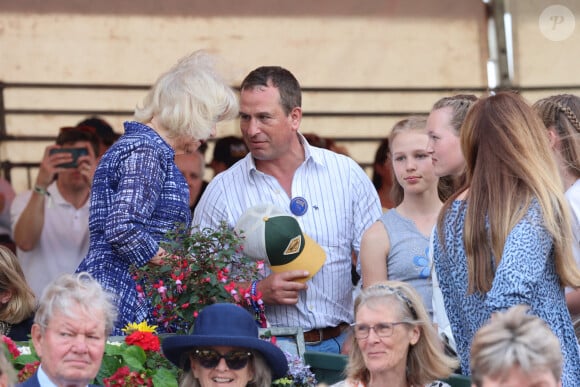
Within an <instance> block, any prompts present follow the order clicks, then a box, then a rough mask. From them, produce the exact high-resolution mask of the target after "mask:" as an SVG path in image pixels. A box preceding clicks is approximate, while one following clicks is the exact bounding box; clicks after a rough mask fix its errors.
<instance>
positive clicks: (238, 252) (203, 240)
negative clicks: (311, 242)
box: [130, 222, 265, 334]
mask: <svg viewBox="0 0 580 387" xmlns="http://www.w3.org/2000/svg"><path fill="white" fill-rule="evenodd" d="M167 237H168V240H169V242H166V243H164V244H163V245H162V247H163V248H164V249H165V251H166V252H167V256H166V257H165V258H164V259H163V262H162V263H161V264H160V265H144V266H142V267H135V266H132V267H131V268H130V270H131V273H132V275H133V279H134V280H135V282H136V283H137V292H138V294H139V297H143V298H147V299H148V300H149V301H150V302H151V305H152V308H153V317H154V318H155V323H156V324H158V326H159V327H160V329H161V330H162V331H164V332H168V333H178V334H179V333H181V334H186V333H189V331H190V329H191V328H192V327H193V322H194V321H195V318H196V317H197V314H198V312H199V311H200V310H201V309H202V308H203V307H204V306H206V305H209V304H213V303H215V302H232V303H236V304H238V305H241V306H244V307H249V308H250V309H253V311H254V312H255V313H256V318H257V320H258V321H260V322H261V325H263V326H265V315H264V306H263V303H262V300H261V295H260V294H258V293H257V292H254V293H252V291H251V282H252V280H254V279H257V277H258V274H259V272H260V271H261V270H263V267H264V262H263V261H255V260H252V259H250V258H248V257H246V256H244V255H243V254H242V239H241V237H240V236H239V235H238V234H237V233H236V232H235V231H233V230H230V229H229V228H228V226H227V224H226V223H225V222H222V223H221V225H220V227H219V229H217V230H212V229H209V228H208V229H204V230H199V229H198V228H194V229H192V230H190V229H188V228H187V227H178V228H177V229H176V230H175V231H172V232H170V233H169V234H167ZM240 283H243V284H246V286H240V285H239V284H240Z"/></svg>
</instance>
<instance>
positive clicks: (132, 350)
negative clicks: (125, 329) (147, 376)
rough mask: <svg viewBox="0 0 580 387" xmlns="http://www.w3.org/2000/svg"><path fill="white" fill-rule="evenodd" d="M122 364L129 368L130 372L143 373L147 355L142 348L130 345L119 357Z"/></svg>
mask: <svg viewBox="0 0 580 387" xmlns="http://www.w3.org/2000/svg"><path fill="white" fill-rule="evenodd" d="M121 356H122V357H123V360H124V362H125V363H126V364H127V365H128V366H129V368H130V369H131V371H143V370H144V367H143V364H144V363H145V360H146V359H147V355H146V354H145V351H144V350H143V348H141V347H139V346H137V345H131V346H129V347H127V349H126V350H125V351H124V352H123V353H122V355H121Z"/></svg>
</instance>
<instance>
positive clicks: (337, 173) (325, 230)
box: [193, 66, 381, 352]
mask: <svg viewBox="0 0 580 387" xmlns="http://www.w3.org/2000/svg"><path fill="white" fill-rule="evenodd" d="M301 119H302V108H301V90H300V85H299V83H298V81H297V80H296V78H295V77H294V76H293V75H292V74H291V73H290V72H289V71H288V70H286V69H284V68H281V67H274V66H269V67H259V68H257V69H256V70H254V71H252V72H251V73H250V74H249V75H248V76H247V77H246V78H245V79H244V81H243V82H242V85H241V94H240V127H241V131H242V135H243V137H244V141H245V142H246V144H247V146H248V149H249V150H250V153H249V154H248V155H247V156H246V157H245V158H244V159H242V160H240V161H238V162H237V163H236V164H234V165H233V166H232V167H230V168H229V169H228V170H227V171H225V172H222V173H221V174H219V175H217V176H216V177H215V178H214V179H213V180H212V181H211V182H210V184H209V185H208V187H207V189H206V191H205V192H204V194H203V196H202V198H201V200H200V202H199V203H198V205H197V207H196V210H195V214H194V219H193V224H194V225H199V226H200V227H201V228H205V227H211V228H215V229H217V228H218V226H219V224H220V222H221V221H224V220H225V221H226V222H227V223H228V224H229V225H230V227H232V228H233V227H234V226H235V224H236V222H237V221H238V219H239V218H240V216H241V215H242V214H243V213H244V211H245V210H246V209H248V208H250V207H252V206H254V205H256V204H261V203H269V204H273V205H275V206H277V207H279V208H282V209H285V210H286V211H287V212H288V214H291V213H292V214H294V215H295V216H296V219H297V220H298V222H299V224H300V226H301V228H302V230H304V232H306V234H307V235H308V236H310V237H311V238H312V239H314V240H315V241H316V242H317V243H318V244H319V245H320V246H321V247H322V248H323V249H324V251H325V252H326V261H325V263H324V265H323V266H322V268H321V269H320V271H318V272H317V273H316V275H314V276H313V277H312V278H311V279H310V280H308V281H306V282H305V283H302V282H298V281H296V280H297V279H300V278H304V277H307V276H308V273H305V272H304V271H302V270H292V271H287V272H282V273H272V272H270V271H268V275H267V276H266V277H265V278H263V279H262V280H261V281H259V282H258V283H257V290H258V291H260V292H261V293H262V296H263V300H264V302H265V303H266V315H267V318H268V321H269V322H270V324H271V325H272V326H280V327H295V326H298V327H301V328H302V329H303V330H304V332H305V334H304V339H305V341H306V345H307V349H308V350H312V351H324V352H339V351H340V347H341V346H342V343H343V341H344V338H345V336H346V332H344V330H345V328H346V327H347V326H348V324H350V323H351V322H352V321H353V303H352V283H351V256H352V252H353V251H354V252H355V253H356V254H357V255H358V252H359V248H360V240H361V236H362V234H363V232H364V231H365V230H366V229H367V228H368V227H369V226H370V225H371V224H372V223H373V222H374V221H375V220H377V219H378V218H379V217H380V215H381V205H380V201H379V198H378V195H377V193H376V190H375V189H374V187H373V185H372V183H371V181H370V179H369V178H368V176H367V175H366V174H365V172H364V171H363V170H362V169H361V168H360V166H359V165H358V164H357V163H356V162H354V161H353V160H352V159H351V158H349V157H347V156H343V155H339V154H336V153H334V152H332V151H329V150H325V149H321V148H317V147H312V146H310V145H309V144H308V142H307V141H306V140H305V139H304V137H303V136H302V135H301V134H300V133H299V129H300V122H301ZM264 258H266V257H264Z"/></svg>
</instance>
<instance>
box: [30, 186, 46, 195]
mask: <svg viewBox="0 0 580 387" xmlns="http://www.w3.org/2000/svg"><path fill="white" fill-rule="evenodd" d="M33 190H34V192H36V193H37V194H39V195H42V196H50V192H48V191H47V190H46V189H44V188H42V187H39V186H37V185H35V186H34V189H33Z"/></svg>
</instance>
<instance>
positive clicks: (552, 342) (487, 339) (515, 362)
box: [470, 305, 563, 387]
mask: <svg viewBox="0 0 580 387" xmlns="http://www.w3.org/2000/svg"><path fill="white" fill-rule="evenodd" d="M527 309H528V308H527V306H524V305H516V306H513V307H511V308H510V309H508V310H507V311H506V312H503V313H496V314H494V315H493V316H492V318H491V322H489V323H488V324H487V325H484V326H483V327H481V328H480V329H479V331H477V333H476V334H475V336H474V338H473V343H472V345H471V358H470V359H471V367H470V368H471V379H472V381H473V383H474V384H475V385H476V386H477V387H481V386H482V385H483V378H484V377H490V378H492V379H496V378H501V377H502V376H505V375H507V374H508V373H509V372H510V370H511V369H512V367H516V366H517V367H519V368H521V369H522V371H523V372H524V373H526V374H531V373H533V372H535V371H549V372H551V373H552V374H553V375H554V378H555V379H556V381H559V380H560V378H561V377H562V362H563V359H562V350H561V348H560V341H559V340H558V338H557V337H556V335H554V333H552V331H551V330H550V328H548V326H547V325H546V323H545V322H544V321H543V320H542V319H540V318H539V317H537V316H534V315H530V314H527V313H526V310H527Z"/></svg>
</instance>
